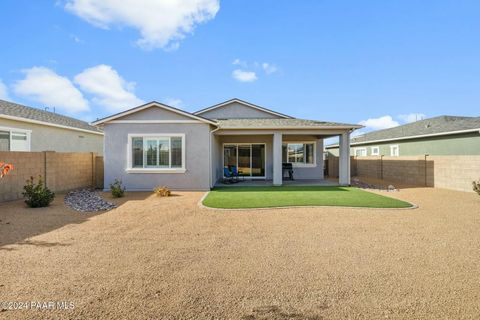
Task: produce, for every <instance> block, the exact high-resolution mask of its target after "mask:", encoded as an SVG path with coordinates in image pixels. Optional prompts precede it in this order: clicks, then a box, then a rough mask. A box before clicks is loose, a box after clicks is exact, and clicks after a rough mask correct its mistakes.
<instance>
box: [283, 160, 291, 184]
mask: <svg viewBox="0 0 480 320" xmlns="http://www.w3.org/2000/svg"><path fill="white" fill-rule="evenodd" d="M285 173H287V177H285ZM282 178H287V179H288V180H294V179H293V165H292V164H291V163H290V162H284V163H282Z"/></svg>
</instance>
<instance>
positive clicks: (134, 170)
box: [125, 133, 187, 173]
mask: <svg viewBox="0 0 480 320" xmlns="http://www.w3.org/2000/svg"><path fill="white" fill-rule="evenodd" d="M136 137H143V138H146V137H150V138H151V137H162V138H163V137H169V138H171V137H182V167H181V168H132V138H136ZM185 145H186V144H185V134H184V133H129V134H128V141H127V168H126V169H125V171H126V172H127V173H185V172H186V171H187V169H186V161H185V160H186V150H185ZM169 157H171V150H170V153H169ZM170 160H171V159H170ZM170 163H171V161H170Z"/></svg>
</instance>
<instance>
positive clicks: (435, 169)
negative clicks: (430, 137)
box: [328, 155, 480, 192]
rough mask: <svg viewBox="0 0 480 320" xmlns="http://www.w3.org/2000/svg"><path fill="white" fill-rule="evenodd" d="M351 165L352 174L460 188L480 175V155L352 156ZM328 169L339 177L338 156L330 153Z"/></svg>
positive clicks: (468, 186) (470, 185) (400, 181)
mask: <svg viewBox="0 0 480 320" xmlns="http://www.w3.org/2000/svg"><path fill="white" fill-rule="evenodd" d="M351 167H352V168H351V172H352V176H358V177H367V178H375V179H382V180H386V181H392V182H398V183H401V184H406V185H412V186H426V187H435V188H445V189H452V190H459V191H470V192H473V190H472V181H474V180H478V179H480V156H428V155H423V156H411V157H386V156H368V157H352V158H351ZM328 173H329V176H330V177H334V178H335V177H338V157H335V156H329V157H328Z"/></svg>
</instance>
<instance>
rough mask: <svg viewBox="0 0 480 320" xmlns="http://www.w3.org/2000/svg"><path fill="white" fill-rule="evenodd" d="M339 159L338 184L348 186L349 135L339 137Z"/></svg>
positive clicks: (346, 133) (343, 134)
mask: <svg viewBox="0 0 480 320" xmlns="http://www.w3.org/2000/svg"><path fill="white" fill-rule="evenodd" d="M339 146H340V149H339V151H340V159H339V164H338V171H339V172H338V183H339V184H341V185H347V186H348V185H350V133H349V132H344V133H342V134H341V135H340V141H339Z"/></svg>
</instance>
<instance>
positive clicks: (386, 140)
mask: <svg viewBox="0 0 480 320" xmlns="http://www.w3.org/2000/svg"><path fill="white" fill-rule="evenodd" d="M350 145H351V151H350V152H351V154H352V155H355V156H357V157H362V156H380V155H384V156H394V157H395V156H416V155H431V156H434V155H437V156H440V155H480V117H457V116H439V117H434V118H429V119H424V120H420V121H416V122H413V123H408V124H404V125H401V126H398V127H394V128H390V129H384V130H377V131H372V132H369V133H365V134H363V135H360V136H357V137H353V138H351V140H350ZM325 149H326V151H327V152H328V154H329V155H332V156H337V157H338V155H339V145H338V144H332V145H328V146H326V147H325Z"/></svg>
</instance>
